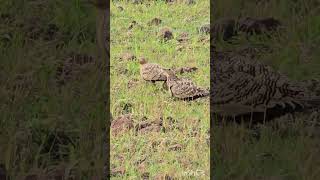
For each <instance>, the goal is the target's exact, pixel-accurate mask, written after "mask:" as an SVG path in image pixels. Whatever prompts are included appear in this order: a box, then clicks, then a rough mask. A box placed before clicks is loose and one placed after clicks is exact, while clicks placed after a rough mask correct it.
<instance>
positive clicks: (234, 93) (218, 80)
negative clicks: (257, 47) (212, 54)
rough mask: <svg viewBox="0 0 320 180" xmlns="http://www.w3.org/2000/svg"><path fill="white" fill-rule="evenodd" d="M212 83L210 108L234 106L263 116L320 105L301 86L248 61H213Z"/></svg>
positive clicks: (243, 58) (257, 63)
mask: <svg viewBox="0 0 320 180" xmlns="http://www.w3.org/2000/svg"><path fill="white" fill-rule="evenodd" d="M212 80H213V89H212V94H211V98H212V102H213V105H218V106H223V105H228V104H235V105H238V106H246V107H251V108H252V110H253V111H258V112H263V111H264V110H265V109H268V108H274V107H276V106H279V107H281V108H283V109H285V108H290V109H293V110H295V109H301V108H302V109H303V108H308V107H311V106H312V105H314V104H317V105H319V104H320V103H319V102H320V101H319V100H320V98H319V97H316V96H315V94H314V93H312V92H310V91H309V90H308V89H307V88H306V87H305V86H303V85H302V83H299V82H295V81H292V80H289V79H288V78H287V77H286V76H284V75H283V74H281V73H280V72H277V71H275V70H273V69H272V68H271V67H270V66H267V65H265V64H263V63H261V62H258V61H256V60H254V59H248V57H243V56H234V57H230V58H227V57H226V56H224V58H223V59H221V58H220V59H219V58H217V59H214V61H213V73H212ZM213 109H214V108H213ZM218 109H219V108H217V110H218Z"/></svg>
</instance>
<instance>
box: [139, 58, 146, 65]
mask: <svg viewBox="0 0 320 180" xmlns="http://www.w3.org/2000/svg"><path fill="white" fill-rule="evenodd" d="M139 63H140V64H141V65H143V64H146V63H147V60H146V58H144V57H140V61H139Z"/></svg>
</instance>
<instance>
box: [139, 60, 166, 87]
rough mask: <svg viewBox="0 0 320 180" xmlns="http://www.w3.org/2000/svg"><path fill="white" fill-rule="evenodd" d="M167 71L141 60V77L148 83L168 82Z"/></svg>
mask: <svg viewBox="0 0 320 180" xmlns="http://www.w3.org/2000/svg"><path fill="white" fill-rule="evenodd" d="M168 70H169V69H165V68H163V67H161V66H160V65H158V64H156V63H148V62H147V60H146V59H145V58H143V57H142V58H141V59H140V75H141V77H142V79H144V80H146V81H151V82H155V81H166V80H167V77H166V75H165V71H168Z"/></svg>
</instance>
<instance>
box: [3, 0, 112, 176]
mask: <svg viewBox="0 0 320 180" xmlns="http://www.w3.org/2000/svg"><path fill="white" fill-rule="evenodd" d="M0 19H1V20H0V51H1V52H0V59H1V63H0V73H1V76H0V84H1V86H0V89H1V90H0V99H1V106H0V107H1V108H0V114H1V115H0V154H1V155H0V164H1V168H2V169H1V171H3V168H4V169H7V175H8V176H10V177H11V178H12V179H23V178H24V177H27V176H28V177H29V178H31V179H34V178H35V176H40V179H41V178H42V179H47V178H48V177H47V176H51V177H52V176H53V175H56V176H60V177H61V176H62V177H63V176H64V177H66V178H67V177H68V176H69V177H72V176H73V177H74V178H75V179H79V177H82V179H88V178H90V177H93V175H97V174H101V169H102V166H103V159H102V158H101V157H100V154H101V141H100V140H101V138H99V137H100V136H99V133H98V132H99V131H100V130H99V127H102V124H101V123H102V122H105V117H106V111H105V103H104V101H105V99H106V92H105V89H104V88H105V80H106V78H105V76H104V74H105V72H103V71H99V70H98V67H97V66H96V65H95V63H90V56H91V55H92V58H93V59H94V60H93V61H94V62H96V59H95V54H96V43H95V9H94V8H93V7H91V6H90V5H88V4H84V3H82V2H81V3H80V1H78V0H72V1H59V0H58V1H42V0H34V1H23V0H17V1H6V0H4V1H1V3H0ZM71 53H74V54H79V56H74V57H73V56H72V55H69V54H71ZM92 58H91V59H92ZM85 59H88V61H86V60H85ZM72 60H73V61H72ZM97 64H98V63H97ZM62 71H65V72H62ZM62 82H64V84H62ZM100 132H101V131H100ZM70 141H72V143H71V142H70ZM73 144H74V145H73ZM99 151H100V152H99ZM99 168H100V169H99Z"/></svg>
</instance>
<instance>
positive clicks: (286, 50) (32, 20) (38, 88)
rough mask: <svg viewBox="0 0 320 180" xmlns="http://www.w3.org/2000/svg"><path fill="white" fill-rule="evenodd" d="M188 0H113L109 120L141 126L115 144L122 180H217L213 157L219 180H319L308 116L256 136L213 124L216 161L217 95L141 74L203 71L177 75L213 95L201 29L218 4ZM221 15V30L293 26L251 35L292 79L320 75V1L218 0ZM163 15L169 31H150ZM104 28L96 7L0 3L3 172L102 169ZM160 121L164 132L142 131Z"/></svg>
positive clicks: (92, 172)
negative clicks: (174, 93) (198, 95)
mask: <svg viewBox="0 0 320 180" xmlns="http://www.w3.org/2000/svg"><path fill="white" fill-rule="evenodd" d="M136 2H139V0H137V1H136ZM190 2H191V1H183V0H181V1H179V0H178V1H177V2H175V3H172V4H167V3H165V2H164V1H143V4H139V3H138V4H134V3H129V2H127V1H112V2H111V44H110V45H111V67H110V68H111V77H110V78H111V113H112V115H113V117H114V120H117V118H118V117H127V116H125V115H130V117H131V120H132V121H133V128H131V129H129V130H124V131H121V132H120V133H118V134H117V135H115V134H112V135H111V137H110V138H111V140H110V142H111V144H110V146H111V152H110V154H111V171H112V179H143V178H145V179H146V178H149V179H164V178H166V179H171V178H176V179H209V174H210V171H209V168H210V167H209V160H210V157H211V158H212V159H213V162H214V166H213V167H211V168H213V171H212V172H213V175H214V177H215V179H245V180H248V179H249V180H250V179H265V180H267V179H272V180H282V179H290V180H295V179H297V180H300V179H304V180H309V179H310V180H311V179H319V178H320V168H319V164H320V158H319V157H318V155H319V151H320V146H319V145H320V138H319V134H318V135H317V132H319V128H318V127H314V126H312V125H307V124H306V121H307V123H309V124H310V114H296V115H295V117H291V116H285V117H282V118H280V119H277V121H276V122H274V123H269V124H266V125H262V126H261V127H260V128H259V129H258V130H257V129H247V128H245V127H243V126H241V125H235V124H229V125H226V126H217V127H214V131H213V135H214V136H213V137H211V138H212V139H213V142H214V145H213V147H211V148H213V154H211V155H210V154H209V151H210V147H209V138H210V136H209V128H210V126H209V119H210V117H209V99H208V98H203V99H198V100H196V101H191V102H185V101H179V100H175V99H173V98H172V97H171V95H170V93H169V92H168V91H166V90H164V89H163V87H162V83H156V84H155V85H153V84H151V83H148V82H145V81H143V80H142V79H141V78H140V75H139V63H138V59H139V57H141V56H144V57H146V58H147V59H148V60H149V61H150V62H153V63H158V64H160V65H162V66H163V67H167V68H172V67H175V68H179V67H185V66H188V67H193V66H195V67H197V68H198V70H197V71H195V72H191V73H184V74H182V75H179V76H181V77H187V78H190V79H192V80H193V81H194V82H195V83H196V84H198V85H199V86H202V87H205V88H207V87H209V84H210V75H209V74H210V66H209V61H210V60H209V59H210V58H209V55H210V50H209V47H210V46H209V42H210V41H209V35H208V34H204V33H199V32H198V28H199V27H200V26H202V25H204V24H206V23H209V21H210V10H209V6H210V2H209V1H207V0H195V1H194V2H195V3H194V4H192V3H191V4H188V3H190ZM256 2H259V3H260V4H259V3H258V4H256ZM211 6H212V5H211ZM212 8H213V9H212V10H213V11H211V13H213V16H212V17H213V22H215V21H216V20H218V19H220V18H223V17H228V18H237V17H239V15H240V14H241V15H242V16H251V17H266V16H273V17H275V18H277V19H279V20H280V21H281V22H282V23H283V25H284V29H283V30H282V31H281V32H280V33H279V34H278V35H275V36H273V38H271V39H265V38H264V39H259V38H258V37H255V36H254V37H252V38H251V39H250V40H251V42H253V41H254V42H260V43H261V42H263V43H265V44H267V45H270V46H271V47H272V48H273V50H274V51H273V53H271V54H268V55H267V56H264V57H262V59H261V60H262V61H264V62H265V63H267V64H269V65H271V66H272V67H274V68H275V69H277V70H279V71H281V72H283V73H284V74H287V75H288V76H289V77H290V78H291V79H296V80H307V79H310V78H315V79H319V78H320V71H319V69H320V53H319V52H320V46H319V45H320V6H319V3H318V1H317V0H306V1H303V0H296V1H290V0H283V1H277V0H269V1H258V0H237V1H235V0H217V1H215V4H214V6H212ZM153 18H159V19H161V20H162V23H161V24H159V25H151V26H149V25H148V23H149V22H150V21H151V20H152V19H153ZM133 21H135V22H136V23H133ZM95 27H96V26H95V10H94V8H93V7H91V6H89V5H88V4H86V3H84V2H83V1H80V0H70V1H64V0H56V1H43V0H32V1H24V0H15V1H9V0H1V1H0V61H1V63H0V85H1V86H0V102H1V105H0V174H1V173H2V172H3V169H6V171H7V172H6V173H7V175H8V176H10V177H11V178H12V179H24V178H25V177H28V178H29V179H34V178H36V177H35V176H38V178H39V179H48V178H49V177H53V176H60V177H65V179H67V178H68V177H69V178H71V179H93V178H94V177H96V175H97V174H100V173H101V168H102V166H103V159H102V158H101V156H100V154H101V152H100V150H101V137H100V134H99V133H98V132H99V130H100V128H101V127H102V125H101V123H102V122H105V117H106V111H105V100H106V96H107V94H106V91H105V83H106V82H105V80H106V77H105V75H104V74H105V73H104V71H101V69H100V68H99V67H100V65H101V63H102V62H99V61H98V60H97V59H96V54H97V53H96V52H97V51H96V43H95ZM164 27H169V28H171V30H172V32H173V35H174V38H173V39H171V40H169V41H167V42H163V41H161V40H160V39H159V37H158V33H159V32H160V30H161V29H162V28H164ZM181 33H188V35H189V40H188V41H187V42H182V43H181V42H178V41H177V39H176V38H177V37H179V35H180V34H181ZM239 42H241V43H243V42H246V43H247V41H244V39H240V40H239ZM241 43H240V44H241ZM216 45H217V47H218V48H219V49H222V50H223V49H225V48H231V49H232V48H233V47H232V46H229V45H227V44H225V43H221V42H219V43H217V44H216ZM124 53H131V54H133V55H134V56H136V57H137V59H133V60H130V59H126V58H125V57H124V55H123V54H124ZM70 54H71V55H70ZM72 54H75V55H72ZM62 71H63V73H62ZM159 120H162V124H161V125H157V124H155V126H156V127H154V128H149V129H148V128H144V129H143V128H141V127H140V128H138V130H137V128H136V127H139V126H141V122H148V123H151V122H154V121H159ZM318 120H319V119H316V121H317V123H318ZM158 127H160V128H158ZM112 133H114V132H113V130H112ZM104 153H106V152H104ZM48 176H49V177H48ZM96 178H97V179H99V177H96Z"/></svg>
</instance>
